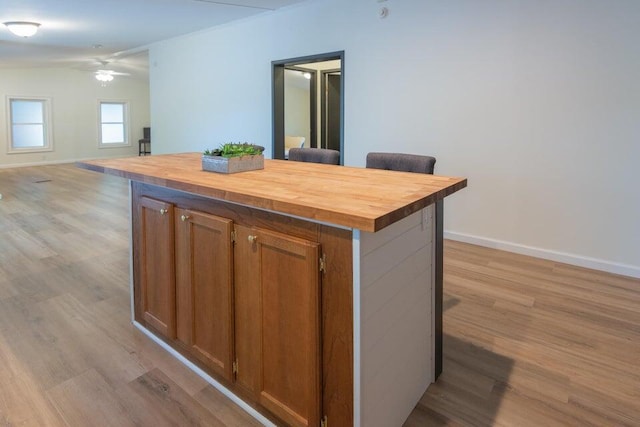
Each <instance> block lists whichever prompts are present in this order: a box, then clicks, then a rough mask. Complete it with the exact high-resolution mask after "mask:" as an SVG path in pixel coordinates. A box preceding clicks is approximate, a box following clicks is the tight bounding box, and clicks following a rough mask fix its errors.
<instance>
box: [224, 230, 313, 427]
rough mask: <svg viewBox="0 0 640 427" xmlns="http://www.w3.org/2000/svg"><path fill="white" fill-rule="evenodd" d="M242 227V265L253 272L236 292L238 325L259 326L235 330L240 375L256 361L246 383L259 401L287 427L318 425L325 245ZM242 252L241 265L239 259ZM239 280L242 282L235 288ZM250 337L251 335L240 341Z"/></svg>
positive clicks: (240, 237)
mask: <svg viewBox="0 0 640 427" xmlns="http://www.w3.org/2000/svg"><path fill="white" fill-rule="evenodd" d="M236 230H237V232H238V239H237V243H236V250H237V252H236V256H237V258H236V260H237V261H236V271H238V270H239V269H245V270H247V271H251V272H250V273H249V274H247V275H246V276H244V277H243V279H245V281H244V282H243V283H242V289H241V290H242V293H243V295H239V294H236V305H237V307H238V308H237V311H236V313H237V314H240V315H248V318H247V319H242V318H239V316H238V315H237V316H236V325H238V324H242V323H243V322H244V323H245V324H246V328H252V329H253V331H251V333H249V334H247V335H246V336H243V335H242V334H243V332H244V331H243V330H242V329H240V330H239V329H238V328H236V340H238V341H237V346H236V352H237V357H238V361H239V367H238V379H240V378H243V379H244V377H243V373H242V371H243V369H244V367H245V366H246V365H245V363H248V364H252V367H251V376H253V378H247V379H246V380H245V383H247V384H248V385H249V386H250V387H252V388H253V392H254V394H255V396H256V398H257V400H258V402H259V403H260V404H261V405H263V406H264V407H265V408H267V409H268V410H270V411H271V412H273V413H274V414H275V415H276V416H278V417H279V418H281V419H282V420H283V421H285V422H286V423H287V424H288V425H292V426H311V425H313V426H315V425H318V424H319V423H320V405H321V386H320V378H321V377H320V375H321V356H320V272H319V244H317V243H315V242H311V241H308V240H304V239H298V238H294V237H291V236H287V235H284V234H282V233H276V232H272V231H267V230H262V229H257V228H253V229H250V228H248V227H240V226H237V227H236ZM240 254H242V256H243V258H242V265H239V264H238V260H239V259H240ZM238 275H240V274H238ZM236 280H238V277H237V276H236ZM240 286H241V285H240V283H239V282H236V287H237V288H236V289H238V287H240ZM248 294H251V295H248ZM241 296H244V297H247V298H246V299H244V298H241ZM245 304H247V306H246V307H243V308H242V311H241V308H240V307H241V306H244V305H245ZM247 338H249V340H250V341H249V340H247V341H246V342H244V343H242V344H241V343H240V342H239V341H243V340H245V339H247ZM241 348H242V350H241ZM251 352H253V353H254V354H251ZM243 361H245V363H243Z"/></svg>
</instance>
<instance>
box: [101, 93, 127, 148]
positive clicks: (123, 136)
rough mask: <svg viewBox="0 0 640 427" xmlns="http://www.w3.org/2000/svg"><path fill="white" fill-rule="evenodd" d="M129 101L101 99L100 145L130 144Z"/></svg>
mask: <svg viewBox="0 0 640 427" xmlns="http://www.w3.org/2000/svg"><path fill="white" fill-rule="evenodd" d="M128 110H129V109H128V103H127V102H116V101H100V108H99V114H100V124H99V125H100V142H99V146H100V147H102V148H105V147H122V146H129V145H131V144H130V143H129V136H128V134H129V124H128Z"/></svg>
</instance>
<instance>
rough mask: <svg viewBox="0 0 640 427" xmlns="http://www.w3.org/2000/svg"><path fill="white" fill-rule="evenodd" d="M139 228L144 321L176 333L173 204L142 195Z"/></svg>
mask: <svg viewBox="0 0 640 427" xmlns="http://www.w3.org/2000/svg"><path fill="white" fill-rule="evenodd" d="M138 218H139V230H137V232H136V233H135V234H134V236H135V237H136V239H137V244H138V248H139V257H138V263H139V264H138V265H139V276H138V277H139V278H140V299H139V305H140V311H141V312H142V317H143V318H144V321H145V322H146V323H147V324H148V325H149V326H151V327H152V328H153V329H155V330H156V331H158V332H159V333H161V334H162V335H164V336H165V337H167V338H175V335H176V287H175V270H174V266H175V264H174V234H173V218H174V210H173V205H172V204H170V203H166V202H162V201H158V200H154V199H150V198H147V197H141V198H140V201H139V203H138Z"/></svg>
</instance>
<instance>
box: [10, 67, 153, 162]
mask: <svg viewBox="0 0 640 427" xmlns="http://www.w3.org/2000/svg"><path fill="white" fill-rule="evenodd" d="M7 96H34V97H39V96H41V97H50V98H51V99H52V101H51V108H52V115H51V116H52V122H53V123H52V125H53V148H54V151H48V152H41V153H18V154H7V144H8V141H7V140H8V137H9V135H8V129H7V111H6V109H7V106H6V105H7V102H6V98H7ZM99 99H107V100H109V99H117V100H127V101H129V110H130V111H129V117H130V136H129V137H130V139H131V142H132V145H131V147H123V148H103V149H99V148H98V100H99ZM149 123H150V121H149V82H148V81H145V80H139V79H132V78H128V77H123V76H120V77H116V78H115V79H114V80H113V81H112V82H110V83H108V84H107V86H105V87H102V86H101V85H100V82H98V81H97V80H96V79H95V78H94V76H93V74H92V73H90V72H86V71H77V70H70V69H63V68H50V69H39V68H31V69H0V167H13V166H20V165H32V164H46V163H59V162H60V163H61V162H72V161H75V160H79V159H89V158H98V157H122V156H130V155H138V139H140V138H142V128H143V127H145V126H149Z"/></svg>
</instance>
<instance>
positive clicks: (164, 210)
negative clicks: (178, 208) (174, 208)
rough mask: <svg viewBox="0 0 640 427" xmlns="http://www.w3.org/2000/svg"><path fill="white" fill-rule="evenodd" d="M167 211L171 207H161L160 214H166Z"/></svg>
mask: <svg viewBox="0 0 640 427" xmlns="http://www.w3.org/2000/svg"><path fill="white" fill-rule="evenodd" d="M167 212H169V209H164V208H163V209H160V215H164V214H166V213H167Z"/></svg>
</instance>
